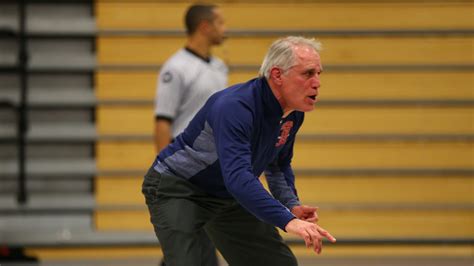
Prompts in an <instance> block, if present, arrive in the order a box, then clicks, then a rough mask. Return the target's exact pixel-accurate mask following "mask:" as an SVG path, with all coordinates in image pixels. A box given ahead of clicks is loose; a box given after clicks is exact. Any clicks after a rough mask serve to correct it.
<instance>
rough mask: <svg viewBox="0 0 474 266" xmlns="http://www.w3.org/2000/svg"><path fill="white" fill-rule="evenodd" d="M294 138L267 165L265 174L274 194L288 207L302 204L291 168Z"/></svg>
mask: <svg viewBox="0 0 474 266" xmlns="http://www.w3.org/2000/svg"><path fill="white" fill-rule="evenodd" d="M294 141H295V140H294V138H292V139H291V140H290V141H289V142H287V143H286V144H285V146H284V147H283V149H282V151H281V152H280V154H279V156H278V157H277V158H276V159H275V160H274V161H273V162H272V163H271V164H270V165H269V166H268V167H267V169H266V170H265V176H266V178H267V182H268V186H269V188H270V191H271V193H272V195H273V196H274V197H275V198H276V199H278V200H279V201H280V202H281V203H282V204H283V205H285V206H286V207H287V208H288V209H290V210H291V209H292V208H293V207H294V206H296V205H301V203H300V202H299V199H298V194H297V191H296V188H295V175H294V174H293V169H292V168H291V159H292V157H293V145H294Z"/></svg>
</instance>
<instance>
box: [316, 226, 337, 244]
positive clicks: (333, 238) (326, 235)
mask: <svg viewBox="0 0 474 266" xmlns="http://www.w3.org/2000/svg"><path fill="white" fill-rule="evenodd" d="M318 232H319V233H320V234H321V235H322V236H324V237H326V238H327V239H328V240H329V241H331V242H333V243H334V242H336V238H335V237H333V236H332V235H331V234H330V233H329V232H328V231H326V230H324V229H323V228H322V227H318Z"/></svg>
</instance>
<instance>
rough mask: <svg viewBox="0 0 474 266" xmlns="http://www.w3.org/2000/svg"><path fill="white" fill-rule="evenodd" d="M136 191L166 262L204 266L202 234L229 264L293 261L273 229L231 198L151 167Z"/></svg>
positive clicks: (206, 260)
mask: <svg viewBox="0 0 474 266" xmlns="http://www.w3.org/2000/svg"><path fill="white" fill-rule="evenodd" d="M142 192H143V194H144V195H145V199H146V203H147V205H148V209H149V211H150V216H151V222H152V224H153V226H154V228H155V233H156V235H157V237H158V239H159V241H160V244H161V247H162V250H163V253H164V256H165V262H166V264H167V265H169V266H190V265H209V264H208V263H209V245H208V244H207V243H208V241H206V238H207V237H206V236H209V238H210V239H211V240H212V242H213V243H214V245H215V246H216V247H217V249H218V250H219V251H220V252H221V254H222V255H223V256H224V258H225V260H226V261H227V262H228V263H229V265H231V266H239V265H242V266H244V265H245V266H251V265H272V266H273V265H275V266H277V265H281V266H292V265H297V262H296V258H295V256H294V255H293V253H292V252H291V250H290V249H289V248H288V246H287V245H286V244H285V243H284V242H283V240H282V238H281V236H280V234H279V233H278V231H277V229H276V228H275V227H274V226H272V225H269V224H267V223H264V222H262V221H260V220H258V219H257V218H256V217H255V216H253V215H252V214H250V213H249V212H247V211H246V210H245V209H244V208H242V207H241V206H240V204H238V203H237V202H236V201H235V200H234V199H222V198H217V197H214V196H211V195H209V194H207V193H205V192H204V191H202V190H201V189H199V188H198V187H196V186H194V185H193V184H191V183H190V182H189V181H187V180H185V179H183V178H179V177H176V176H172V175H161V174H159V173H157V172H156V171H154V170H153V169H150V170H149V171H148V173H147V175H146V176H145V180H144V182H143V188H142Z"/></svg>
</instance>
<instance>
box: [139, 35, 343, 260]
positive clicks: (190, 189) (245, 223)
mask: <svg viewBox="0 0 474 266" xmlns="http://www.w3.org/2000/svg"><path fill="white" fill-rule="evenodd" d="M319 50H320V43H319V42H316V41H314V40H313V39H306V38H302V37H286V38H283V39H280V40H277V41H276V42H274V43H273V44H272V45H271V47H270V49H269V51H268V53H267V55H266V56H265V59H264V61H263V63H262V66H261V69H260V77H259V78H256V79H253V80H250V81H248V82H246V83H242V84H238V85H235V86H232V87H230V88H227V89H225V90H223V91H221V92H218V93H216V94H214V95H213V96H211V98H210V99H209V100H208V101H207V102H206V104H205V105H204V106H203V108H202V109H201V110H200V111H199V112H198V113H197V114H196V116H195V117H194V118H193V120H192V121H191V122H190V124H189V125H188V127H187V128H186V129H185V130H184V132H182V133H181V134H180V135H178V137H177V138H176V140H175V141H174V142H173V143H172V144H170V145H168V146H167V147H166V148H165V149H164V150H163V151H162V152H161V153H160V154H159V155H158V157H157V158H156V160H155V162H154V163H153V166H152V167H151V168H150V170H149V172H148V173H147V175H146V176H145V180H144V183H143V189H142V191H143V193H144V195H145V198H146V201H147V205H148V208H149V210H150V214H151V221H152V223H153V225H154V228H155V232H156V234H157V237H158V239H159V240H160V243H161V245H162V248H163V252H164V255H165V260H166V262H167V263H168V264H169V265H201V261H202V255H201V248H202V243H200V241H201V239H202V238H201V236H202V235H204V234H207V235H208V236H209V237H210V239H211V240H212V241H213V242H214V244H215V246H216V247H217V249H218V250H219V251H220V252H221V253H222V255H223V256H224V258H225V259H226V260H227V262H228V263H229V264H230V265H282V266H283V265H285V266H288V265H296V264H297V262H296V258H295V256H294V255H293V253H292V252H291V250H290V249H289V248H288V246H287V245H286V244H285V243H284V242H283V240H282V238H281V236H280V235H279V233H278V231H277V230H276V228H275V226H277V227H279V228H281V229H282V230H284V231H286V232H288V233H291V234H295V235H297V236H299V237H301V238H302V239H304V241H305V242H306V245H307V246H312V247H313V248H314V250H315V251H316V252H317V253H320V252H321V248H322V239H323V238H328V239H329V240H330V241H332V242H334V241H335V238H334V237H332V236H331V235H330V234H329V233H328V232H327V231H326V230H324V229H323V228H321V227H320V226H319V225H317V224H316V223H315V222H316V221H317V218H318V217H317V214H316V209H315V208H312V207H308V206H304V205H301V204H300V202H299V199H298V197H297V194H296V189H295V186H294V175H293V171H292V168H291V158H292V156H293V145H294V142H295V136H296V132H297V131H298V129H299V128H300V126H301V124H302V123H303V118H304V112H308V111H311V110H313V109H314V105H315V103H316V97H317V95H318V89H319V87H320V75H321V72H322V65H321V59H320V56H319ZM264 171H265V174H266V176H267V180H268V182H269V187H270V191H271V194H270V193H269V192H268V191H267V190H265V188H264V187H263V185H262V184H261V183H260V181H259V179H258V176H260V175H261V174H262V172H264Z"/></svg>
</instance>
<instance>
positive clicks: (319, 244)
mask: <svg viewBox="0 0 474 266" xmlns="http://www.w3.org/2000/svg"><path fill="white" fill-rule="evenodd" d="M285 231H286V232H288V233H290V234H294V235H297V236H299V237H301V238H303V239H304V242H305V244H306V247H310V246H313V249H314V251H315V252H316V253H317V254H321V251H322V249H323V238H327V239H328V240H329V241H331V242H333V243H334V242H336V238H334V237H333V236H332V235H331V234H330V233H329V232H328V231H326V230H324V229H323V228H322V227H320V226H319V225H317V224H315V223H312V222H307V221H303V220H300V219H298V218H297V219H293V220H291V221H290V222H289V223H288V224H287V225H286V226H285Z"/></svg>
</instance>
